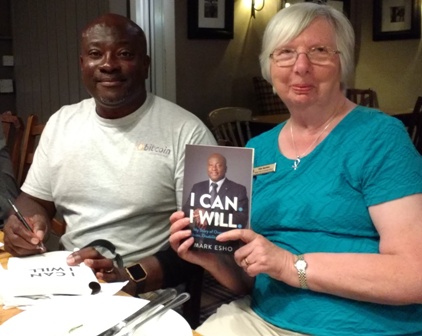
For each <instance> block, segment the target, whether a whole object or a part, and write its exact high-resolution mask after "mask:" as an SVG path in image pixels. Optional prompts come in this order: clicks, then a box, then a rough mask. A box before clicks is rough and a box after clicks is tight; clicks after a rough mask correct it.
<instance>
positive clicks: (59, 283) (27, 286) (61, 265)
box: [3, 251, 99, 297]
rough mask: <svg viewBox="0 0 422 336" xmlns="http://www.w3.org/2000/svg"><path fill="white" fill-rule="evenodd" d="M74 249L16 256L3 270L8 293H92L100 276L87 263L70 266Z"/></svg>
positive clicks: (23, 294) (25, 294)
mask: <svg viewBox="0 0 422 336" xmlns="http://www.w3.org/2000/svg"><path fill="white" fill-rule="evenodd" d="M70 253H71V252H69V251H54V252H47V253H44V254H40V255H35V256H29V257H20V258H17V257H13V258H10V259H9V261H8V264H7V271H6V272H3V276H4V279H3V282H4V283H5V285H6V286H7V294H8V295H7V296H9V297H11V296H30V295H53V294H61V295H89V294H91V293H92V292H93V288H94V286H95V287H96V288H98V287H99V284H98V281H97V278H96V277H95V275H94V273H93V272H92V270H91V269H90V268H89V267H88V266H86V265H85V264H83V263H82V264H80V265H77V266H69V265H67V262H66V258H67V256H68V255H69V254H70Z"/></svg>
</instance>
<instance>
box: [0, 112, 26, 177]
mask: <svg viewBox="0 0 422 336" xmlns="http://www.w3.org/2000/svg"><path fill="white" fill-rule="evenodd" d="M0 119H1V123H2V127H3V133H4V137H5V139H6V147H7V149H8V151H9V155H10V160H11V162H12V166H13V173H14V174H15V177H17V176H18V172H19V160H20V153H21V144H22V137H23V132H24V126H23V121H22V119H21V118H20V117H18V116H16V115H13V114H12V112H10V111H7V112H4V113H2V114H0Z"/></svg>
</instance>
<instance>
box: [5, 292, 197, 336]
mask: <svg viewBox="0 0 422 336" xmlns="http://www.w3.org/2000/svg"><path fill="white" fill-rule="evenodd" d="M147 303H148V301H147V300H143V299H136V298H133V297H125V296H100V295H93V296H72V297H60V298H54V299H52V300H46V301H45V302H42V303H40V304H38V305H36V306H34V307H32V308H30V309H28V310H26V311H24V312H22V313H20V314H18V315H16V316H14V317H12V318H11V319H10V320H8V321H6V322H5V323H4V324H3V325H1V326H0V335H1V336H17V335H31V336H64V335H66V336H96V335H98V334H99V333H101V332H103V331H105V330H107V329H108V328H110V327H112V326H113V325H115V324H117V323H118V322H119V321H121V320H122V319H124V318H125V317H127V316H129V315H130V314H132V313H133V312H135V311H136V310H137V309H139V308H140V307H142V306H144V305H145V304H147ZM78 326H79V327H78ZM76 327H78V328H76ZM73 328H75V329H74V330H73V331H71V332H69V331H70V330H71V329H73ZM141 335H142V336H168V335H171V336H192V329H191V328H190V326H189V324H188V323H187V322H186V320H185V319H184V318H183V317H182V316H180V315H179V314H178V313H176V312H175V311H173V310H169V311H168V312H167V313H165V314H164V315H161V316H160V317H158V318H154V319H151V320H150V321H148V322H147V323H145V324H144V325H143V326H142V327H140V328H139V329H138V330H137V331H136V333H135V334H134V336H141Z"/></svg>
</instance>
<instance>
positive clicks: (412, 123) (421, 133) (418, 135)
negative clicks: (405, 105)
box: [393, 96, 422, 154]
mask: <svg viewBox="0 0 422 336" xmlns="http://www.w3.org/2000/svg"><path fill="white" fill-rule="evenodd" d="M393 117H395V118H397V119H399V120H401V122H402V123H403V124H404V126H406V129H407V132H408V133H409V136H410V138H411V139H412V142H413V144H414V145H415V147H416V149H417V150H418V152H419V153H421V154H422V96H419V97H418V98H417V99H416V103H415V106H414V108H413V111H412V112H410V113H401V114H394V115H393Z"/></svg>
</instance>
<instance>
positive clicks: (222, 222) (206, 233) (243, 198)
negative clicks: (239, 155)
mask: <svg viewBox="0 0 422 336" xmlns="http://www.w3.org/2000/svg"><path fill="white" fill-rule="evenodd" d="M229 157H230V158H233V159H232V160H233V161H235V160H236V156H235V155H231V156H229ZM196 167H197V169H198V168H199V169H204V170H206V172H207V175H208V179H207V180H203V181H200V182H197V183H195V184H194V185H193V186H192V188H191V190H190V193H189V194H188V195H187V197H186V200H185V202H184V206H183V211H184V212H185V215H186V216H187V217H189V218H190V219H191V229H192V235H193V236H194V238H195V243H194V248H198V249H205V250H213V251H214V252H233V251H234V248H228V247H227V246H229V245H231V244H226V243H224V244H223V243H217V242H216V241H215V237H216V236H217V235H218V234H219V233H221V232H224V231H227V230H230V229H243V228H247V227H249V210H250V204H249V197H248V193H247V188H246V186H245V185H242V184H240V183H237V182H235V181H233V180H232V179H229V178H228V177H227V176H226V174H227V172H228V169H229V165H228V163H227V158H226V156H224V155H223V154H221V153H219V152H212V153H211V154H210V155H209V156H208V158H207V160H206V162H205V164H200V163H199V164H198V162H196ZM250 175H251V173H250ZM232 176H236V172H235V171H233V172H232ZM185 178H186V176H185ZM248 179H249V178H248ZM250 179H251V177H250Z"/></svg>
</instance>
